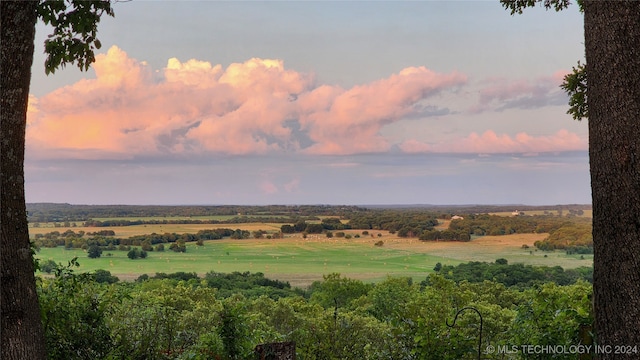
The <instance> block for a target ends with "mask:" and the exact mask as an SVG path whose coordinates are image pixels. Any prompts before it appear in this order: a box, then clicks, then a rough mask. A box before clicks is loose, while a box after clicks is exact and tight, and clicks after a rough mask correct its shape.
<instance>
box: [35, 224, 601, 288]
mask: <svg viewBox="0 0 640 360" xmlns="http://www.w3.org/2000/svg"><path fill="white" fill-rule="evenodd" d="M262 225H263V226H264V224H262ZM383 238H384V239H385V245H384V246H382V247H378V246H374V245H373V244H374V242H375V241H376V240H378V239H375V240H374V239H359V240H358V241H347V240H335V239H326V240H324V239H320V240H314V241H309V240H305V239H302V238H286V239H278V240H267V239H260V240H254V239H252V240H217V241H216V240H212V241H206V242H205V243H204V246H197V245H196V244H195V243H189V244H187V252H186V253H175V252H173V251H170V250H166V251H164V252H154V251H152V252H149V253H148V254H149V256H148V257H147V258H146V259H136V260H131V259H129V258H127V252H126V251H118V250H115V251H110V252H107V251H105V252H103V254H102V257H101V258H98V259H90V258H88V257H87V253H86V252H85V251H84V250H80V249H74V250H65V249H64V248H62V247H58V248H54V249H51V248H43V249H41V250H40V251H39V252H38V253H37V254H36V257H37V258H39V259H41V260H47V259H51V260H54V261H55V262H58V263H63V264H66V263H67V261H69V260H70V259H72V258H73V257H78V260H79V262H80V268H78V269H77V270H78V271H80V272H86V271H94V270H97V269H105V270H109V271H110V272H111V273H112V274H113V275H116V276H118V277H119V278H120V279H122V280H134V279H135V278H137V277H138V276H139V275H141V274H149V275H153V274H155V273H156V272H164V273H173V272H178V271H184V272H196V273H198V274H200V275H204V274H205V273H207V272H209V271H215V272H225V273H226V272H233V271H240V272H244V271H250V272H262V273H264V274H265V275H266V276H267V277H269V278H272V279H278V280H283V281H289V282H290V283H291V284H292V285H293V286H308V285H309V284H310V283H311V282H313V281H314V280H319V279H322V275H323V274H328V273H332V272H338V273H341V274H342V275H343V276H346V277H350V278H356V279H361V280H363V281H370V282H376V281H379V280H382V279H384V278H386V277H387V276H390V275H391V276H410V277H413V278H414V279H415V280H417V281H420V280H423V279H424V278H425V277H426V275H427V274H428V273H429V272H431V271H433V268H434V266H435V265H436V263H438V262H440V263H442V264H443V265H456V264H459V263H461V262H467V261H487V262H493V261H495V259H498V258H506V259H507V260H508V261H509V263H524V264H532V265H547V266H557V265H559V266H562V267H563V268H575V267H578V266H590V265H591V264H592V259H593V258H592V256H591V255H584V258H583V259H581V258H580V255H566V254H565V253H564V252H560V251H557V252H542V251H535V249H534V248H532V247H531V248H529V249H523V248H522V247H521V245H522V244H523V243H527V242H531V241H533V240H535V239H534V238H533V237H531V238H529V237H526V236H525V237H522V235H521V236H519V237H518V238H511V240H510V241H508V242H507V243H499V242H498V241H500V242H502V241H504V240H502V239H504V238H509V237H505V236H503V237H493V238H496V239H498V240H496V241H497V242H496V243H495V244H493V243H492V240H491V237H485V238H484V239H482V240H474V241H471V242H467V243H461V242H448V243H443V242H435V243H434V242H431V243H430V242H421V241H417V240H415V241H407V240H400V239H393V238H386V235H385V236H384V237H383ZM545 255H546V256H545Z"/></svg>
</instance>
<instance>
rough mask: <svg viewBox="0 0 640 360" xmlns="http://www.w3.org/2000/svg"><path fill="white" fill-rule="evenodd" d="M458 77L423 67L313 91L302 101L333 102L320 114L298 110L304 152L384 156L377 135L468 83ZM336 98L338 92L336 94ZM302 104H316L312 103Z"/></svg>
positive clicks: (383, 143) (312, 108) (315, 110)
mask: <svg viewBox="0 0 640 360" xmlns="http://www.w3.org/2000/svg"><path fill="white" fill-rule="evenodd" d="M466 81H467V78H466V76H465V75H463V74H460V73H456V72H454V73H451V74H438V73H435V72H433V71H431V70H429V69H427V68H425V67H417V68H416V67H412V68H406V69H404V70H402V71H401V72H400V73H398V74H394V75H392V76H390V77H389V78H386V79H382V80H378V81H375V82H372V83H370V84H366V85H360V86H355V87H353V88H351V89H349V90H343V91H339V90H336V91H334V92H333V93H331V94H327V93H329V91H328V90H327V89H322V88H320V89H317V90H318V91H321V92H322V94H315V91H311V92H310V93H308V94H304V96H303V97H301V100H302V101H305V100H306V99H305V97H306V96H309V97H312V98H321V99H322V97H323V96H335V98H334V100H333V101H332V102H326V101H325V103H326V104H327V106H326V107H325V108H323V109H318V108H317V106H314V105H312V106H310V108H305V107H304V106H303V107H302V109H301V110H302V114H301V117H300V122H301V124H302V126H303V128H304V129H307V130H308V133H309V137H310V138H311V139H312V140H314V141H315V143H316V144H315V145H313V146H311V147H310V148H309V149H307V152H308V153H314V154H349V153H362V152H382V151H386V150H388V149H389V148H390V144H389V143H388V142H387V141H386V139H384V138H383V137H382V136H380V135H379V131H380V129H381V128H382V127H383V126H385V125H388V124H391V123H394V122H398V121H400V120H402V119H403V118H404V117H406V116H407V115H410V114H411V113H412V112H413V111H414V105H416V104H418V103H419V102H421V101H423V100H426V99H428V98H429V97H432V96H434V95H436V94H438V93H440V92H441V91H444V90H451V89H454V88H455V87H457V86H460V85H463V84H464V83H466ZM336 92H338V93H337V94H336ZM306 103H311V104H316V102H314V101H306Z"/></svg>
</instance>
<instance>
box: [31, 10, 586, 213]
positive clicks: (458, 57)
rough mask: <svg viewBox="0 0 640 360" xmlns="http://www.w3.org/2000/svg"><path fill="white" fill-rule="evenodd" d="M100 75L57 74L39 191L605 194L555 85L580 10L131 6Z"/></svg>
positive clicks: (262, 197)
mask: <svg viewBox="0 0 640 360" xmlns="http://www.w3.org/2000/svg"><path fill="white" fill-rule="evenodd" d="M114 9H115V13H116V17H115V18H105V19H103V20H102V22H101V23H100V30H99V39H100V40H101V42H102V45H103V48H102V49H101V50H100V51H99V52H98V53H99V55H98V57H97V61H96V64H95V65H94V67H93V69H91V70H89V71H88V72H86V73H81V72H80V71H79V70H77V69H76V68H73V67H67V68H66V69H64V70H62V71H59V72H57V73H56V74H55V75H53V76H45V75H44V70H43V66H42V64H43V62H44V55H42V54H41V53H42V49H43V47H42V42H43V41H44V39H45V38H46V35H47V33H48V31H50V30H49V29H47V28H46V27H45V26H44V25H39V26H38V33H37V35H36V57H35V59H34V67H33V79H32V87H31V91H30V93H31V96H30V108H29V115H28V129H27V161H26V164H25V170H26V190H27V201H28V202H44V201H46V202H68V203H76V204H319V203H322V204H356V205H361V204H478V203H482V204H531V205H538V204H558V203H589V202H590V200H591V199H590V185H589V171H588V156H587V143H588V138H587V124H586V122H576V121H573V120H572V119H571V117H570V116H569V115H567V114H566V109H567V106H566V101H567V97H566V95H565V94H564V93H563V92H562V91H561V90H560V89H559V88H558V85H559V84H560V82H561V80H562V77H563V75H564V74H566V73H567V72H569V71H570V69H571V66H574V65H575V64H576V63H577V61H578V60H582V59H583V54H584V50H583V32H582V17H581V14H579V12H578V10H577V7H575V6H574V7H571V8H570V9H569V10H566V11H564V12H561V13H556V12H553V11H546V10H544V9H543V8H541V7H540V8H536V9H531V10H530V11H527V12H525V14H523V15H518V16H511V15H510V14H509V13H508V12H507V11H506V10H504V9H502V7H501V6H500V4H499V2H498V1H413V2H403V1H379V2H362V1H345V2H237V1H236V2H217V1H166V2H160V1H132V2H124V3H116V4H115V5H114Z"/></svg>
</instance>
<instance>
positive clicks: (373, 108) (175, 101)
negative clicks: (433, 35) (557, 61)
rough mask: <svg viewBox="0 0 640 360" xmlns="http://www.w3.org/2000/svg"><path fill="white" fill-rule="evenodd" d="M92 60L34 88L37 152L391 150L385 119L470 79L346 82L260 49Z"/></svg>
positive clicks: (424, 105)
mask: <svg viewBox="0 0 640 360" xmlns="http://www.w3.org/2000/svg"><path fill="white" fill-rule="evenodd" d="M93 69H94V71H95V78H93V79H83V80H81V81H78V82H76V83H74V84H72V85H70V86H66V87H64V88H60V89H58V90H56V91H53V92H51V93H49V94H47V95H45V96H42V97H40V98H35V97H33V96H31V98H30V99H31V101H30V104H31V106H30V107H29V111H28V129H27V146H28V150H29V156H31V157H34V158H80V159H123V158H136V157H141V156H142V157H154V156H190V155H194V154H196V155H207V154H232V155H242V154H265V153H271V152H304V153H308V154H358V153H370V152H384V151H387V150H389V149H390V148H391V146H392V145H393V144H391V143H390V142H389V140H387V139H386V138H384V137H383V136H381V135H380V130H381V128H382V127H384V126H385V125H388V124H391V123H394V122H399V121H402V120H403V119H406V118H409V117H410V116H412V115H415V114H416V113H419V112H421V111H424V109H439V107H438V106H437V104H431V99H434V98H435V97H436V95H438V94H440V93H441V92H444V91H455V89H456V88H457V87H459V86H462V85H464V84H465V83H466V76H465V75H463V74H460V73H456V72H454V73H450V74H439V73H436V72H434V71H432V70H429V69H427V68H425V67H410V68H406V69H403V70H402V71H400V72H399V73H397V74H393V75H391V76H389V77H388V78H385V79H380V80H377V81H373V82H371V83H368V84H362V85H357V86H354V87H352V88H350V89H343V88H340V87H338V86H331V85H322V84H317V83H316V79H315V77H314V76H313V75H312V74H305V73H300V72H297V71H294V70H291V69H287V68H285V66H284V63H283V61H282V60H277V59H258V58H252V59H249V60H247V61H245V62H243V63H234V64H230V65H228V66H227V67H226V68H223V67H222V65H212V64H211V63H209V62H205V61H200V60H195V59H191V60H188V61H185V62H181V61H180V60H178V59H177V58H171V59H169V60H168V62H167V66H166V67H165V68H164V69H163V70H162V71H161V72H154V71H153V70H152V69H150V68H149V66H148V65H147V64H146V63H145V62H142V61H138V60H136V59H132V58H130V57H129V56H128V55H127V54H126V52H124V51H123V50H121V49H119V48H117V47H115V46H114V47H112V48H111V49H109V51H108V52H106V53H104V54H100V55H97V56H96V62H95V64H94V66H93ZM433 111H435V110H433ZM438 111H441V112H442V111H443V110H438ZM447 111H448V110H447ZM443 113H446V112H443Z"/></svg>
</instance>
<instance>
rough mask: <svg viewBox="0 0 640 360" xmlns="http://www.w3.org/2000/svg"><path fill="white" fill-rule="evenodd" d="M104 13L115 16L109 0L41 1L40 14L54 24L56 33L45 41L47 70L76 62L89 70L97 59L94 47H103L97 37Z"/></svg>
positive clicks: (49, 23) (50, 71) (46, 20)
mask: <svg viewBox="0 0 640 360" xmlns="http://www.w3.org/2000/svg"><path fill="white" fill-rule="evenodd" d="M103 14H107V15H109V16H114V13H113V9H112V8H111V3H110V2H109V1H106V0H91V1H87V0H82V1H78V0H66V1H63V0H47V1H42V2H40V4H39V6H38V15H39V17H40V18H41V19H42V21H43V22H44V23H45V24H47V25H51V26H53V34H51V35H49V37H48V39H47V40H45V42H44V48H45V53H46V54H47V59H46V60H45V72H46V73H47V74H49V73H54V72H55V71H56V69H58V68H64V67H65V65H66V64H68V63H76V64H77V65H78V67H79V68H80V70H88V69H89V66H90V65H91V64H92V63H93V62H94V61H95V54H94V50H96V49H100V48H101V46H102V45H101V44H100V41H99V40H98V39H97V38H96V36H97V32H98V23H99V22H100V17H101V16H102V15H103Z"/></svg>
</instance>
